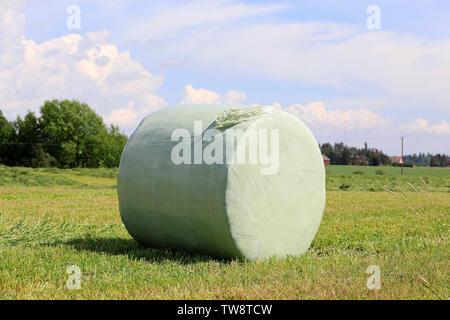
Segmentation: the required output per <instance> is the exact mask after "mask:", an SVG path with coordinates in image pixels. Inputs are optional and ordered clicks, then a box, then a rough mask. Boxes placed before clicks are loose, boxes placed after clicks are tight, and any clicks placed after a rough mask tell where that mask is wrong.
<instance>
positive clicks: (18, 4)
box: [0, 0, 450, 155]
mask: <svg viewBox="0 0 450 320" xmlns="http://www.w3.org/2000/svg"><path fill="white" fill-rule="evenodd" d="M449 16H450V2H449V1H444V0H443V1H437V0H436V1H430V0H429V1H425V0H423V1H414V0H404V1H403V0H397V1H389V0H388V1H381V0H378V1H376V0H372V1H364V0H354V1H353V0H348V1H347V0H343V1H333V0H324V1H312V0H304V1H301V0H297V1H234V0H229V1H226V0H204V1H195V0H194V1H137V0H97V1H92V0H90V1H88V0H79V1H76V0H70V1H66V0H60V1H50V0H29V1H25V0H14V1H12V0H0V110H2V112H3V114H4V115H5V116H6V117H7V118H8V119H10V120H12V119H15V118H16V117H17V116H18V115H20V116H23V115H24V114H25V113H26V112H27V110H31V111H33V112H38V111H39V107H40V106H41V105H42V104H43V103H44V101H45V100H48V99H77V100H80V101H82V102H86V103H88V104H89V106H90V107H92V108H93V109H94V110H95V111H96V112H97V113H99V114H100V115H101V116H102V117H103V118H104V120H105V122H106V123H108V124H111V123H112V124H115V125H119V127H120V128H121V130H122V131H123V132H125V133H126V134H127V135H129V134H131V133H132V132H133V130H134V129H135V128H136V126H137V125H138V123H139V121H140V120H141V119H142V118H143V117H144V116H145V115H147V114H149V113H151V112H153V111H155V110H158V109H160V108H165V107H170V106H172V105H178V104H203V103H207V104H218V103H227V104H246V105H272V106H274V107H276V108H278V109H281V110H284V111H287V112H290V113H292V114H294V115H295V116H297V117H298V118H299V119H301V120H302V121H303V122H304V123H305V124H306V125H307V126H308V127H309V128H310V129H311V131H312V132H313V134H314V135H315V137H316V139H317V140H318V142H319V143H324V142H331V143H334V142H340V141H343V142H344V143H346V144H348V145H352V146H357V147H363V145H364V142H367V143H368V146H369V147H374V148H379V149H382V150H383V151H385V152H387V153H388V154H390V155H399V154H400V146H401V144H400V137H401V136H404V137H405V153H407V154H408V153H419V152H432V153H444V152H445V153H447V154H449V153H450V19H449Z"/></svg>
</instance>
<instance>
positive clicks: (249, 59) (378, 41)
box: [127, 1, 450, 113]
mask: <svg viewBox="0 0 450 320" xmlns="http://www.w3.org/2000/svg"><path fill="white" fill-rule="evenodd" d="M185 7H186V8H185ZM182 9H186V11H183V10H182ZM281 9H283V7H282V6H281V7H273V6H271V5H260V6H247V5H241V4H238V3H236V2H234V1H233V2H227V1H212V2H209V3H208V5H207V6H205V7H204V8H202V6H200V5H199V4H198V2H195V3H194V4H193V5H185V6H181V7H180V8H171V9H167V10H161V11H157V13H156V14H155V15H154V16H152V17H151V18H149V19H147V20H148V21H147V22H146V24H145V26H146V27H149V28H143V27H142V23H139V24H137V27H136V26H135V27H130V29H128V31H127V35H130V36H131V38H133V39H139V40H140V41H143V42H145V41H149V42H150V43H152V48H153V49H154V50H152V55H154V56H158V55H159V56H161V57H164V59H165V60H167V59H177V60H180V61H185V63H186V62H187V63H189V64H190V65H192V66H196V67H199V68H208V69H211V68H215V69H216V70H223V71H226V72H235V73H239V74H242V73H245V74H251V75H252V76H262V77H267V78H270V79H272V80H273V79H281V80H287V81H293V82H298V83H305V84H308V85H320V86H330V87H333V88H339V89H340V90H342V89H344V90H347V91H348V92H353V93H354V95H355V97H354V98H357V99H359V100H365V101H366V102H367V101H376V100H380V101H383V105H382V106H381V107H380V108H387V107H390V108H395V109H402V108H408V107H423V106H426V107H428V108H432V109H434V110H440V111H443V112H446V113H449V112H450V109H449V108H448V105H449V104H450V90H448V89H447V88H449V87H450V39H423V38H419V37H416V36H414V35H409V34H404V33H399V32H393V31H388V30H381V31H377V32H373V31H368V30H367V29H365V25H364V24H361V25H360V26H358V25H350V24H342V23H329V22H311V21H308V22H293V23H292V22H285V23H283V22H279V23H267V22H261V20H250V21H249V20H248V19H247V20H244V18H248V17H250V16H252V15H254V14H258V15H265V14H270V13H273V12H276V11H278V10H281ZM233 12H236V15H234V14H233ZM243 21H245V23H244V22H243ZM195 26H201V28H193V27H195ZM139 30H141V31H139ZM142 30H145V32H146V33H147V35H146V34H144V32H143V31H142ZM138 31H139V32H138ZM359 88H363V90H358V89H359ZM371 88H373V91H371ZM374 92H375V95H376V96H375V97H374ZM369 95H370V96H369ZM365 97H366V98H367V99H364V98H365ZM348 98H350V97H348ZM372 104H373V107H378V105H377V103H376V102H374V103H372ZM371 107H372V106H371Z"/></svg>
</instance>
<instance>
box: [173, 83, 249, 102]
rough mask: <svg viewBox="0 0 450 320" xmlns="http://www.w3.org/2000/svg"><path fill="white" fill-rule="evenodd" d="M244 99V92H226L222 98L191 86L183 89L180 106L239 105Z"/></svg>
mask: <svg viewBox="0 0 450 320" xmlns="http://www.w3.org/2000/svg"><path fill="white" fill-rule="evenodd" d="M245 98H246V94H245V93H244V92H240V91H237V90H231V91H227V92H226V94H225V95H224V96H221V95H220V94H218V93H216V92H214V91H211V90H206V89H202V88H200V89H195V88H194V87H193V86H192V85H189V84H188V85H186V86H185V87H184V92H183V99H182V100H181V104H222V103H225V104H239V103H241V102H242V101H243V100H244V99H245Z"/></svg>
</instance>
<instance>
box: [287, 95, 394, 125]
mask: <svg viewBox="0 0 450 320" xmlns="http://www.w3.org/2000/svg"><path fill="white" fill-rule="evenodd" d="M284 110H285V111H288V112H290V113H292V114H293V115H295V116H297V117H298V118H300V119H301V120H303V121H304V122H305V123H307V124H309V125H312V126H315V127H324V128H325V127H326V128H328V129H330V128H333V127H339V128H343V127H346V128H347V129H349V130H364V129H371V128H380V127H386V126H387V125H389V124H390V123H391V122H392V120H391V119H389V118H387V117H385V116H383V115H380V114H376V113H374V112H372V111H370V110H367V109H363V108H360V109H357V110H352V109H350V110H340V109H336V110H328V109H326V108H325V105H324V103H323V102H322V101H316V102H312V103H309V104H307V105H306V106H303V105H301V104H292V105H290V106H288V107H287V108H285V109H284Z"/></svg>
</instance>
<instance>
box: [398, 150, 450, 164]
mask: <svg viewBox="0 0 450 320" xmlns="http://www.w3.org/2000/svg"><path fill="white" fill-rule="evenodd" d="M403 160H404V161H405V162H406V163H411V164H416V165H424V166H430V167H447V166H450V157H449V156H448V155H446V154H445V153H443V154H441V153H437V154H431V153H426V154H425V153H419V154H416V153H413V154H412V155H406V156H404V157H403Z"/></svg>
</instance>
